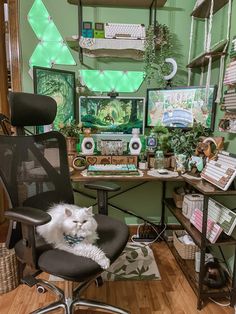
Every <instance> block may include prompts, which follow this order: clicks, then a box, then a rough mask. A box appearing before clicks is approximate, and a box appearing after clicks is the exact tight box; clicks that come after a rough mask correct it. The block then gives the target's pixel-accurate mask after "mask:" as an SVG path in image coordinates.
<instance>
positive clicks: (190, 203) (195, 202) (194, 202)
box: [182, 194, 204, 219]
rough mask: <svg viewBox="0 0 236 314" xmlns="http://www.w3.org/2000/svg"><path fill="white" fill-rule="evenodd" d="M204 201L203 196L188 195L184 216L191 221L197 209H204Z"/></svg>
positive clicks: (184, 201) (185, 197)
mask: <svg viewBox="0 0 236 314" xmlns="http://www.w3.org/2000/svg"><path fill="white" fill-rule="evenodd" d="M203 200H204V196H203V195H202V194H186V195H185V196H184V200H183V205H182V213H183V215H184V216H185V217H186V218H188V219H190V218H191V216H192V214H193V212H194V210H195V209H196V208H198V209H200V210H202V209H203Z"/></svg>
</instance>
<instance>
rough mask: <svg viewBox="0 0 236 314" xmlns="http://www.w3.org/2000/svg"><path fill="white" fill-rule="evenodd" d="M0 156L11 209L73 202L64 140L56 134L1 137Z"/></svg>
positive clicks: (1, 173)
mask: <svg viewBox="0 0 236 314" xmlns="http://www.w3.org/2000/svg"><path fill="white" fill-rule="evenodd" d="M0 156H1V157H0V159H1V161H0V178H1V180H2V182H3V186H4V188H5V190H6V192H7V194H8V196H9V200H10V202H11V205H12V206H13V207H17V206H29V207H34V208H39V209H43V210H46V209H48V207H49V206H50V205H52V204H53V203H59V202H65V203H71V204H73V203H74V198H73V191H72V186H71V182H70V174H69V167H68V161H67V151H66V141H65V138H64V136H63V135H62V134H60V133H59V132H48V133H44V134H38V135H32V136H7V135H1V136H0ZM15 240H16V239H14V242H15ZM9 241H11V240H9ZM10 246H11V245H10Z"/></svg>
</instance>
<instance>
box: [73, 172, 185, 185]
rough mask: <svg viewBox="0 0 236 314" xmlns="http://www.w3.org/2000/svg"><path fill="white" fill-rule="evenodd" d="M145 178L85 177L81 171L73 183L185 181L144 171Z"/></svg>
mask: <svg viewBox="0 0 236 314" xmlns="http://www.w3.org/2000/svg"><path fill="white" fill-rule="evenodd" d="M142 172H143V176H113V177H112V176H87V177H86V176H83V175H82V174H81V172H80V171H75V172H74V173H73V174H72V175H71V180H72V182H89V181H101V180H102V181H120V182H129V181H136V182H137V181H139V182H142V181H145V182H150V181H160V182H162V181H172V182H173V181H184V178H183V177H181V176H178V177H172V178H167V177H165V176H164V175H163V177H153V176H150V175H148V174H147V171H146V170H145V171H144V170H142Z"/></svg>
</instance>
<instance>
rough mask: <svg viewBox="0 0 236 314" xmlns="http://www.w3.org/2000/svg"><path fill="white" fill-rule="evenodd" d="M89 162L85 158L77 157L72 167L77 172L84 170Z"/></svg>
mask: <svg viewBox="0 0 236 314" xmlns="http://www.w3.org/2000/svg"><path fill="white" fill-rule="evenodd" d="M86 165H87V162H86V159H85V158H84V157H81V156H77V157H75V158H74V159H73V161H72V167H73V168H74V169H75V170H84V169H85V168H86Z"/></svg>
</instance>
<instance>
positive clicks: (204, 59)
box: [187, 39, 228, 69]
mask: <svg viewBox="0 0 236 314" xmlns="http://www.w3.org/2000/svg"><path fill="white" fill-rule="evenodd" d="M227 43H228V41H227V40H226V39H225V40H223V41H221V42H220V43H218V44H217V45H215V46H213V47H212V49H211V51H210V52H203V53H202V54H200V55H199V56H197V57H196V58H194V59H192V60H191V62H190V63H189V64H187V68H191V69H193V68H200V67H204V66H206V65H208V63H209V57H210V56H211V57H212V61H215V60H217V59H220V57H221V56H222V55H224V54H225V52H224V50H225V47H226V45H227Z"/></svg>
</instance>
